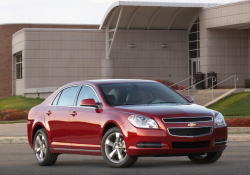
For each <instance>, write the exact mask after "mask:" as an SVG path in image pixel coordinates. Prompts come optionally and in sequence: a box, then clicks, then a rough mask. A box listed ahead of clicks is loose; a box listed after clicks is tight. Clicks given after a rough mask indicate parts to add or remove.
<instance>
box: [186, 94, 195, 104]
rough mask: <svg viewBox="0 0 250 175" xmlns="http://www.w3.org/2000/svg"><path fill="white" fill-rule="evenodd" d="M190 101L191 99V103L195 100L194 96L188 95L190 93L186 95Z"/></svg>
mask: <svg viewBox="0 0 250 175" xmlns="http://www.w3.org/2000/svg"><path fill="white" fill-rule="evenodd" d="M184 97H185V98H186V99H187V100H188V101H190V102H191V103H193V102H194V99H193V97H191V96H188V95H186V96H184Z"/></svg>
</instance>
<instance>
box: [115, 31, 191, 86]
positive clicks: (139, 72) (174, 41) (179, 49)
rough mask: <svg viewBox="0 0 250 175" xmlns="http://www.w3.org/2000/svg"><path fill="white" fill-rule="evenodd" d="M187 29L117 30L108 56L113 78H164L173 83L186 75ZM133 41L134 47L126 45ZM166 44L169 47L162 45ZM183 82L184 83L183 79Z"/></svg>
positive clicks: (185, 83)
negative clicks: (112, 64)
mask: <svg viewBox="0 0 250 175" xmlns="http://www.w3.org/2000/svg"><path fill="white" fill-rule="evenodd" d="M187 37H188V35H187V32H186V31H167V30H119V31H118V32H117V35H116V39H115V43H114V45H113V51H112V54H111V58H113V59H114V78H128V79H130V78H132V79H133V78H137V79H138V78H139V79H152V80H156V79H164V80H170V81H173V82H178V81H181V80H183V79H185V78H187V77H188V39H187ZM129 44H135V45H136V48H129ZM162 44H168V45H169V47H168V48H162ZM182 85H187V82H184V83H183V84H182Z"/></svg>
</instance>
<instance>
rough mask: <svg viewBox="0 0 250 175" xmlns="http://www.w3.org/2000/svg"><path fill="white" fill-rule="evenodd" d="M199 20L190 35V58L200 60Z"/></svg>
mask: <svg viewBox="0 0 250 175" xmlns="http://www.w3.org/2000/svg"><path fill="white" fill-rule="evenodd" d="M199 22H200V21H199V18H198V19H197V20H196V21H195V22H194V24H193V26H192V28H191V30H190V33H189V58H200V27H199V26H200V25H199Z"/></svg>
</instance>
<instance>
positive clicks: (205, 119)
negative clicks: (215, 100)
mask: <svg viewBox="0 0 250 175" xmlns="http://www.w3.org/2000/svg"><path fill="white" fill-rule="evenodd" d="M162 120H163V121H164V122H165V123H190V122H209V121H213V118H212V117H181V118H164V119H162Z"/></svg>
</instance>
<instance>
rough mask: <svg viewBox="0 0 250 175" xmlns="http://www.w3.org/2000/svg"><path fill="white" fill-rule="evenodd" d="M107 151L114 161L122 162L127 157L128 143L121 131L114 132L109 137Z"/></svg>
mask: <svg viewBox="0 0 250 175" xmlns="http://www.w3.org/2000/svg"><path fill="white" fill-rule="evenodd" d="M105 153H106V156H107V157H108V159H109V160H110V161H111V162H113V163H120V162H122V161H123V160H124V159H125V158H126V157H127V151H126V145H125V142H124V139H123V136H122V134H121V133H119V132H113V133H111V134H110V135H109V136H108V137H107V139H106V141H105Z"/></svg>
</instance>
